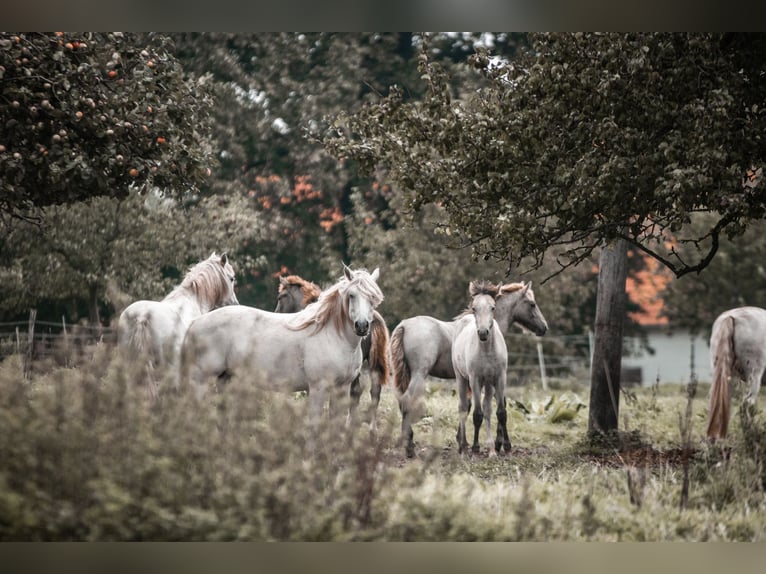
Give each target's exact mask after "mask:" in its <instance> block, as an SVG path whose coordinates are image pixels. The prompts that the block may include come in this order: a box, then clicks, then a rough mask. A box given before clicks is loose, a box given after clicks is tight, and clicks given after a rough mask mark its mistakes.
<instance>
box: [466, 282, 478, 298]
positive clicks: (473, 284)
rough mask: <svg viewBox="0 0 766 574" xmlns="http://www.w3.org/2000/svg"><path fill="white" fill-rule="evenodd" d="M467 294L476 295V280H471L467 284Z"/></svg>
mask: <svg viewBox="0 0 766 574" xmlns="http://www.w3.org/2000/svg"><path fill="white" fill-rule="evenodd" d="M468 294H469V295H470V296H471V297H473V296H475V295H476V281H471V282H470V283H469V284H468Z"/></svg>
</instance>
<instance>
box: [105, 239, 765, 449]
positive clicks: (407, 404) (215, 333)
mask: <svg viewBox="0 0 766 574" xmlns="http://www.w3.org/2000/svg"><path fill="white" fill-rule="evenodd" d="M234 276H235V273H234V269H233V268H232V265H231V263H230V261H229V259H228V257H227V256H226V254H223V255H220V256H219V255H217V254H215V253H213V254H212V255H211V256H210V257H208V258H207V259H205V260H202V261H200V262H199V263H197V264H196V265H195V266H193V267H192V268H191V269H190V270H189V272H188V273H187V274H186V276H185V277H184V279H183V280H182V282H181V283H180V284H179V285H178V286H176V287H175V288H174V289H173V291H171V293H170V294H168V295H167V296H166V297H165V298H164V299H162V300H161V301H136V302H135V303H132V304H131V305H129V306H128V307H127V308H126V309H125V310H124V311H123V312H122V314H121V315H120V318H119V325H118V346H119V347H121V348H122V349H123V350H124V351H126V352H129V353H139V354H140V355H141V356H142V357H144V358H145V359H146V361H147V363H146V364H147V366H148V367H150V368H157V367H164V368H167V369H169V370H170V371H171V372H172V373H173V374H174V379H175V380H176V382H177V384H178V385H181V384H184V385H190V386H191V387H192V388H194V389H195V390H196V393H197V396H198V397H200V398H201V397H202V396H204V394H205V392H206V389H207V387H208V382H209V381H210V379H219V378H225V377H229V376H231V375H233V374H235V373H237V372H244V371H245V370H247V371H248V372H252V373H258V375H259V376H260V377H261V378H262V380H263V381H266V382H268V384H270V385H272V386H273V387H274V388H275V389H282V390H289V391H307V392H308V396H309V412H310V415H311V417H312V418H313V419H314V420H316V417H318V416H319V415H320V413H321V411H322V409H323V408H324V403H325V400H326V399H328V398H329V399H330V407H331V409H332V408H333V402H334V401H333V400H332V398H333V396H334V395H336V394H337V393H338V392H343V393H346V392H347V393H348V396H349V397H350V398H351V409H350V411H349V416H351V415H352V414H353V412H354V410H355V408H356V407H357V406H358V403H359V398H360V395H361V383H360V380H359V375H360V371H361V368H362V364H363V362H364V361H365V360H366V361H367V364H368V367H369V370H370V379H371V387H370V397H371V405H370V415H371V420H370V428H371V430H375V428H376V412H377V406H378V403H379V400H380V392H381V386H382V385H383V384H386V382H387V380H388V379H389V378H390V373H391V374H392V378H393V382H394V386H395V389H396V394H397V398H398V401H399V407H400V411H401V415H402V440H403V442H404V444H405V451H406V454H407V456H408V457H412V456H413V455H414V453H415V446H414V441H413V430H412V425H413V423H415V422H417V420H419V418H420V416H421V413H422V408H423V396H424V393H425V384H426V378H427V377H428V376H432V377H437V378H442V379H456V380H457V383H458V397H459V405H458V412H459V426H458V430H457V442H458V447H459V452H461V453H462V452H464V451H466V450H467V448H468V441H467V437H466V420H467V417H468V414H469V412H470V411H471V402H472V401H473V403H474V406H473V423H474V436H473V444H472V447H471V449H472V451H473V452H478V451H479V450H480V444H479V433H480V429H481V427H482V424H483V422H484V420H485V419H486V437H487V438H486V445H487V449H488V452H489V454H490V455H494V454H495V453H496V452H499V451H500V450H501V448H502V449H504V450H505V451H509V450H510V448H511V441H510V438H509V435H508V429H507V412H506V401H505V385H506V370H507V364H508V351H507V348H506V343H505V338H504V335H505V334H506V333H507V332H508V331H509V329H510V326H511V325H512V324H514V323H517V324H519V325H521V326H522V327H523V328H525V329H527V330H529V331H531V332H532V333H534V334H535V335H538V336H540V335H543V334H545V332H546V331H547V329H548V324H547V322H546V320H545V317H544V316H543V314H542V312H541V311H540V308H539V307H538V306H537V303H536V301H535V296H534V293H533V291H532V288H531V284H530V283H526V284H525V283H508V284H504V285H495V284H492V283H489V282H485V281H481V282H479V281H474V282H471V283H470V285H469V303H468V306H467V308H466V309H465V311H463V312H462V313H461V314H460V315H459V316H458V317H456V318H455V319H454V320H453V321H440V320H438V319H435V318H433V317H428V316H424V315H420V316H416V317H411V318H409V319H405V320H403V321H402V322H401V323H399V325H397V327H396V328H395V329H394V331H393V333H391V336H390V337H389V332H388V328H387V327H386V323H385V321H384V319H383V317H382V316H381V315H380V313H378V311H377V310H376V307H378V305H380V303H381V302H382V301H383V293H382V292H381V290H380V287H379V286H378V284H377V280H378V277H379V270H378V269H375V270H374V271H373V272H371V273H369V272H368V271H366V270H364V269H357V270H352V269H350V268H349V267H347V266H345V265H344V266H343V276H342V277H341V278H340V279H339V280H338V281H337V282H336V283H335V284H334V285H332V286H331V287H329V288H327V289H325V290H320V289H319V287H317V286H316V285H315V284H314V283H311V282H310V281H306V280H304V279H302V278H300V277H298V276H295V275H292V276H289V277H281V278H280V284H279V293H278V298H277V306H276V309H275V311H274V312H269V311H265V310H262V309H257V308H254V307H248V306H245V305H239V302H238V300H237V297H236V295H235V293H234V286H235V279H234ZM735 325H736V328H735ZM764 338H766V311H764V310H763V309H757V308H753V307H745V308H738V309H733V310H731V311H727V312H726V313H724V314H722V315H721V316H720V317H719V318H718V319H717V320H716V322H715V324H714V326H713V334H712V337H711V361H712V364H713V373H714V378H713V383H712V385H711V392H710V408H709V417H708V430H707V434H708V437H709V438H711V439H716V438H724V437H725V436H726V432H727V426H728V422H729V411H730V406H729V405H730V400H731V390H730V389H731V387H730V385H729V379H730V378H731V377H732V376H733V375H735V374H736V375H737V376H738V377H739V378H742V379H745V380H749V381H750V382H751V389H750V393H749V395H748V396H749V399H750V400H751V401H754V400H755V397H756V396H757V393H758V389H759V388H760V384H761V378H762V377H763V375H764V371H766V350H764V349H763V348H762V347H763V345H762V344H761V342H762V341H763V340H764ZM154 391H156V389H154ZM493 397H494V399H495V404H496V411H495V415H496V418H497V429H496V435H495V437H494V438H493V436H492V432H491V411H492V399H493ZM335 402H336V403H337V401H335Z"/></svg>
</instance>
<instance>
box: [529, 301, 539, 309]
mask: <svg viewBox="0 0 766 574" xmlns="http://www.w3.org/2000/svg"><path fill="white" fill-rule="evenodd" d="M529 306H530V307H532V308H533V309H534V308H535V307H537V305H536V304H535V302H534V301H530V302H529Z"/></svg>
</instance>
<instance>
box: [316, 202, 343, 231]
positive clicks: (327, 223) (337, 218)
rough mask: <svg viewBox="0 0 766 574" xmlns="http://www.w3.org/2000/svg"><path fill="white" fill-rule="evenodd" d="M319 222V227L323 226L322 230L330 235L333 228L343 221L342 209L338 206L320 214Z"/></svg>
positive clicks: (324, 210)
mask: <svg viewBox="0 0 766 574" xmlns="http://www.w3.org/2000/svg"><path fill="white" fill-rule="evenodd" d="M319 220H320V221H319V225H321V226H322V229H324V230H325V231H326V232H327V233H329V232H330V231H332V228H333V227H335V226H336V225H337V224H338V223H340V222H341V221H343V213H341V211H340V208H339V207H337V206H336V207H328V208H327V209H323V210H322V213H320V214H319Z"/></svg>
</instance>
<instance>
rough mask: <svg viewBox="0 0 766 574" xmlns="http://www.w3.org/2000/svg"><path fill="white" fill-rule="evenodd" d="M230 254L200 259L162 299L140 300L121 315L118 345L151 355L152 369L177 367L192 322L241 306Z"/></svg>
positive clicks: (147, 355) (213, 255)
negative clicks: (224, 308)
mask: <svg viewBox="0 0 766 574" xmlns="http://www.w3.org/2000/svg"><path fill="white" fill-rule="evenodd" d="M238 304H239V301H237V296H236V295H235V293H234V269H233V267H232V266H231V263H230V262H229V259H228V257H227V256H226V253H224V254H222V255H220V256H218V255H216V254H215V253H213V254H212V255H210V257H208V258H207V259H204V260H203V261H200V262H199V263H197V264H196V265H195V266H194V267H192V268H191V269H189V272H188V273H187V274H186V276H185V277H184V279H183V281H181V284H180V285H178V286H177V287H176V288H175V289H173V290H172V291H171V292H170V293H169V294H168V295H167V296H166V297H165V298H164V299H162V300H161V301H136V302H134V303H131V304H130V305H129V306H128V307H126V308H125V310H124V311H123V312H122V313H121V314H120V318H119V323H118V328H117V344H118V346H119V347H121V348H123V349H126V350H129V351H131V352H138V353H141V354H142V355H144V356H145V357H147V358H148V361H149V363H148V365H149V366H150V368H155V367H159V366H174V365H176V366H177V363H178V357H179V352H180V350H181V343H182V341H183V338H184V335H185V334H186V330H187V329H188V327H189V324H190V323H191V322H192V321H193V320H194V319H195V318H197V317H199V316H200V315H203V314H205V313H207V312H208V311H210V310H211V309H213V308H215V307H220V306H223V305H238Z"/></svg>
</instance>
